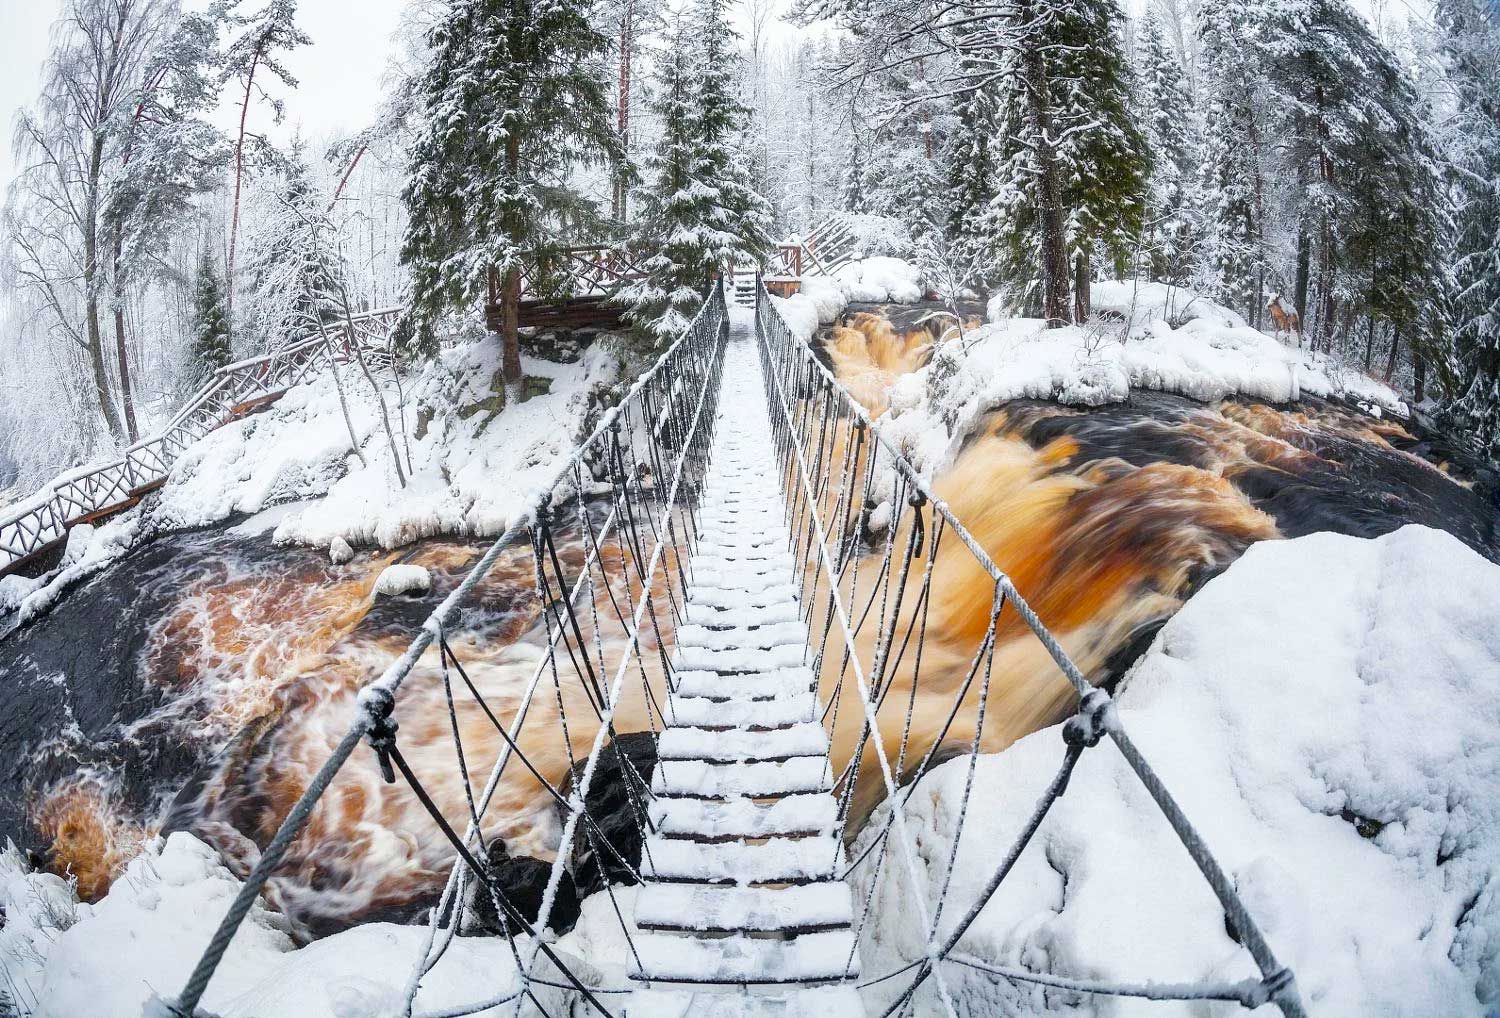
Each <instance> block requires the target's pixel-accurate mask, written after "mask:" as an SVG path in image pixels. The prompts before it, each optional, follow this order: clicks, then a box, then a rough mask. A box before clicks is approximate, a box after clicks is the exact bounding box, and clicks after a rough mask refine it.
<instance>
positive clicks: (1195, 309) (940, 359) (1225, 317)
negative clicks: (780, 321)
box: [882, 283, 1406, 474]
mask: <svg viewBox="0 0 1500 1018" xmlns="http://www.w3.org/2000/svg"><path fill="white" fill-rule="evenodd" d="M1095 294H1096V300H1095V307H1096V310H1102V311H1106V312H1109V315H1107V316H1105V317H1102V318H1099V319H1096V320H1094V321H1091V322H1089V323H1088V324H1086V325H1082V326H1069V327H1067V328H1061V329H1049V328H1047V327H1046V323H1044V322H1043V321H1041V320H1040V319H1035V318H999V319H995V311H996V309H995V306H994V303H993V302H992V305H991V311H990V313H991V318H992V321H991V322H990V323H989V324H987V325H984V326H981V327H980V328H979V329H977V330H970V331H969V332H968V333H967V334H966V335H965V336H964V337H963V338H962V339H961V340H955V341H950V342H948V343H945V344H943V345H942V346H940V347H939V348H938V349H937V350H936V351H935V353H934V355H933V358H932V362H931V363H930V364H929V365H928V366H927V367H925V368H923V369H922V370H920V371H918V372H915V373H913V374H909V375H904V376H902V377H901V378H899V379H898V380H897V381H896V384H895V386H894V387H893V388H892V390H891V393H890V407H891V409H890V412H889V413H888V414H887V415H886V416H885V417H884V418H883V423H882V430H883V431H884V432H885V434H886V436H887V437H888V438H890V439H891V440H892V441H894V442H897V443H898V444H899V445H901V446H902V447H903V448H904V449H906V450H907V452H908V454H909V455H910V456H911V458H912V459H913V461H914V462H916V463H917V465H918V466H920V467H921V468H922V469H923V470H925V471H927V472H928V473H929V474H931V473H933V472H935V471H936V470H938V469H940V468H941V467H942V466H943V464H944V462H945V458H946V456H947V455H948V453H949V450H950V449H951V448H952V447H953V446H954V445H956V443H957V442H958V441H959V440H961V439H962V438H963V437H964V436H965V435H967V434H968V432H969V430H970V429H971V428H972V427H973V426H974V424H975V423H976V422H977V420H978V419H979V418H980V417H981V416H982V415H983V414H986V413H988V412H989V411H991V410H993V409H995V408H996V407H998V406H1000V405H1001V404H1003V403H1006V402H1008V401H1010V400H1014V399H1045V400H1055V401H1057V402H1060V403H1065V404H1069V405H1074V406H1102V405H1104V404H1107V403H1118V402H1121V401H1123V400H1125V399H1126V397H1127V396H1129V394H1130V390H1131V389H1150V390H1154V391H1160V392H1172V393H1177V394H1179V395H1183V396H1187V397H1189V398H1192V399H1197V400H1202V401H1204V402H1212V401H1214V400H1220V399H1225V398H1227V397H1231V396H1243V397H1246V398H1249V399H1258V400H1266V401H1268V402H1272V403H1287V402H1291V401H1294V400H1297V399H1299V398H1301V397H1302V396H1304V395H1313V396H1323V397H1337V398H1343V399H1348V400H1351V401H1354V402H1356V403H1359V404H1361V405H1363V406H1365V407H1367V408H1368V409H1370V410H1371V412H1373V413H1376V414H1379V413H1381V412H1383V411H1385V410H1388V411H1391V412H1395V413H1398V414H1403V415H1404V414H1405V413H1406V406H1405V404H1403V403H1402V402H1401V399H1400V397H1399V396H1397V394H1396V393H1395V392H1394V391H1393V390H1392V389H1391V388H1390V387H1388V386H1386V385H1384V384H1382V383H1380V382H1377V381H1375V380H1374V379H1371V378H1369V377H1367V376H1366V375H1363V374H1361V373H1360V372H1358V371H1355V370H1353V369H1351V368H1348V367H1346V366H1345V365H1343V364H1341V363H1340V362H1339V361H1337V360H1336V359H1334V358H1331V357H1328V356H1325V355H1323V354H1317V353H1313V352H1311V351H1309V350H1300V349H1297V348H1295V347H1291V346H1286V345H1283V344H1282V343H1281V342H1279V341H1277V340H1276V339H1274V338H1272V337H1271V336H1267V335H1265V334H1264V333H1262V332H1259V331H1257V330H1255V329H1252V328H1250V327H1249V326H1248V325H1246V324H1245V322H1244V319H1242V318H1240V317H1239V316H1238V315H1236V314H1235V313H1234V312H1233V311H1230V310H1229V309H1228V308H1224V307H1221V306H1220V305H1217V304H1214V303H1213V302H1212V301H1208V300H1204V299H1202V298H1199V297H1196V296H1194V295H1192V294H1188V293H1186V292H1185V291H1182V290H1175V289H1172V288H1168V287H1165V286H1163V285H1161V284H1140V286H1139V288H1138V289H1137V287H1136V286H1135V284H1131V283H1096V284H1095ZM1111 316H1112V317H1111ZM1173 321H1176V322H1177V323H1179V325H1178V327H1176V328H1174V327H1173V325H1172V324H1171V323H1172V322H1173Z"/></svg>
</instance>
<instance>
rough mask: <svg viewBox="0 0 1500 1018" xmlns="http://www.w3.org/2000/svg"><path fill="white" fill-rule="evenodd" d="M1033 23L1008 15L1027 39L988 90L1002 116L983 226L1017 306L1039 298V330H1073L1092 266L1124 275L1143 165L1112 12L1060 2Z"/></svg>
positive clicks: (1108, 0)
mask: <svg viewBox="0 0 1500 1018" xmlns="http://www.w3.org/2000/svg"><path fill="white" fill-rule="evenodd" d="M1040 11H1041V8H1040V7H1038V8H1036V10H1035V11H1033V10H1031V8H1030V6H1029V5H1028V7H1027V9H1026V10H1025V11H1023V10H1021V9H1018V11H1017V13H1016V15H1015V18H1016V19H1017V21H1018V22H1019V24H1020V25H1022V26H1024V31H1025V32H1026V33H1027V36H1028V38H1026V39H1025V40H1024V41H1023V42H1022V43H1020V44H1018V45H1017V46H1016V47H1015V48H1014V49H1012V50H1009V51H1007V53H1006V54H1005V57H1004V60H1003V65H1002V71H1001V74H1000V76H999V79H998V80H999V82H1000V84H1001V86H1002V88H1003V96H1004V97H1003V100H1002V103H1001V105H1002V109H1004V110H1005V114H1004V120H1003V122H1002V128H1001V132H1000V135H999V137H1000V139H1001V159H1000V172H999V174H998V187H997V190H996V197H995V199H994V200H993V201H992V202H991V204H990V208H989V210H988V212H987V215H986V216H985V217H984V221H985V222H986V223H987V224H988V228H989V229H990V230H991V231H993V233H994V235H995V236H996V237H997V238H998V240H999V255H998V258H997V268H998V269H999V270H1000V272H999V274H1000V275H1001V276H1002V277H1004V278H1006V279H1007V280H1008V281H1010V282H1011V284H1012V287H1013V288H1014V289H1015V291H1016V294H1017V296H1018V298H1022V299H1018V300H1017V303H1019V304H1022V305H1025V304H1028V303H1033V301H1034V298H1035V297H1036V296H1041V297H1042V304H1043V305H1044V306H1043V308H1042V310H1043V312H1044V314H1046V316H1047V317H1048V318H1049V319H1052V320H1054V321H1058V320H1061V321H1069V320H1071V321H1082V320H1083V319H1084V318H1086V317H1087V316H1088V313H1089V285H1088V284H1089V282H1090V280H1091V279H1092V276H1093V261H1094V258H1095V257H1096V256H1102V257H1103V258H1105V259H1106V260H1107V261H1108V262H1111V263H1113V267H1114V268H1115V270H1116V271H1123V270H1124V269H1125V267H1126V266H1127V265H1128V263H1129V260H1130V255H1131V251H1132V249H1133V246H1134V242H1135V238H1136V237H1137V236H1138V235H1139V233H1140V230H1141V226H1142V222H1143V218H1144V215H1145V205H1146V201H1145V198H1146V178H1147V174H1148V172H1149V169H1150V159H1149V156H1148V154H1147V152H1146V144H1145V139H1144V138H1143V137H1142V135H1141V132H1140V130H1139V129H1138V128H1137V127H1136V125H1135V123H1134V120H1133V118H1132V116H1131V106H1132V102H1131V89H1130V75H1129V69H1128V67H1127V66H1126V63H1125V57H1124V49H1123V43H1122V40H1121V30H1120V23H1121V15H1120V10H1119V6H1118V4H1117V3H1115V0H1070V2H1069V3H1067V4H1065V5H1058V6H1055V7H1052V8H1050V9H1049V10H1048V11H1047V13H1045V14H1042V13H1040ZM1049 162H1050V163H1053V164H1055V165H1051V166H1049V165H1048V164H1049ZM1051 188H1055V189H1056V194H1055V196H1053V195H1051V194H1049V193H1048V192H1049V189H1051ZM1054 203H1055V204H1056V206H1057V208H1058V209H1059V210H1060V212H1061V228H1060V229H1061V238H1060V239H1061V250H1060V251H1059V250H1055V249H1052V248H1053V247H1054V246H1055V244H1056V240H1055V239H1054V238H1052V237H1051V236H1050V235H1051V234H1053V233H1056V232H1058V229H1059V227H1058V225H1057V224H1055V223H1054V224H1053V225H1051V226H1050V227H1049V224H1048V221H1047V217H1048V216H1049V214H1051V215H1055V214H1056V213H1054V212H1053V210H1052V206H1053V204H1054ZM1038 252H1042V258H1041V264H1038V260H1037V254H1038ZM1049 259H1050V260H1051V261H1052V263H1053V264H1052V265H1051V268H1050V270H1049V268H1048V261H1049ZM1059 274H1060V275H1061V276H1062V277H1063V278H1062V279H1061V280H1058V279H1056V278H1055V277H1057V276H1058V275H1059ZM1070 276H1071V284H1072V286H1071V289H1072V293H1073V298H1072V300H1071V302H1069V301H1068V299H1067V293H1068V291H1069V285H1068V284H1069V277H1070ZM1049 279H1051V280H1052V282H1051V288H1052V290H1053V293H1052V294H1051V296H1050V297H1049V296H1048V295H1047V292H1046V291H1047V290H1048V280H1049ZM1022 295H1030V296H1029V297H1024V298H1023V297H1022ZM1059 298H1060V299H1059ZM1049 303H1050V304H1051V305H1052V306H1051V307H1050V308H1049V307H1046V306H1045V305H1047V304H1049ZM1069 304H1071V306H1068V305H1069ZM1033 306H1034V303H1033Z"/></svg>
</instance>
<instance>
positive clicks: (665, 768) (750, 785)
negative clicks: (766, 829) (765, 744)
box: [651, 756, 833, 799]
mask: <svg viewBox="0 0 1500 1018" xmlns="http://www.w3.org/2000/svg"><path fill="white" fill-rule="evenodd" d="M832 787H833V775H832V773H831V772H830V770H829V767H828V760H827V759H826V758H824V757H807V756H799V757H793V758H792V759H790V760H786V761H783V762H780V763H743V764H742V763H734V764H715V763H700V762H699V761H696V760H664V761H662V762H661V763H660V764H659V765H658V766H657V768H656V770H655V771H653V772H652V774H651V792H652V794H654V795H667V796H673V795H675V796H695V797H697V798H700V799H723V798H728V797H730V796H737V795H744V796H751V797H753V798H758V799H759V798H768V797H770V796H775V795H789V794H791V793H793V792H826V791H828V790H829V789H830V788H832Z"/></svg>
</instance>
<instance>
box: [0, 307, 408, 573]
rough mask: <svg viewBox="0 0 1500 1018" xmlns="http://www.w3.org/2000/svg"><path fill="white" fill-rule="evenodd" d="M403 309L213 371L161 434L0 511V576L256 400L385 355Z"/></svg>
mask: <svg viewBox="0 0 1500 1018" xmlns="http://www.w3.org/2000/svg"><path fill="white" fill-rule="evenodd" d="M402 310H403V309H402V308H382V309H380V310H377V311H366V312H363V313H361V314H358V315H354V316H352V317H351V318H349V319H347V320H345V321H343V322H339V323H335V324H333V325H331V326H330V327H329V328H328V330H327V334H326V336H325V335H324V334H323V333H318V334H316V335H312V336H307V337H304V338H302V339H299V340H297V341H296V342H293V343H291V344H289V345H287V346H285V347H282V348H281V349H279V350H275V351H272V352H271V353H268V354H263V355H261V356H259V357H251V358H248V359H246V360H242V361H237V362H235V363H234V364H227V365H225V366H224V367H222V368H219V369H218V370H217V371H215V372H214V374H213V377H211V378H210V379H209V380H208V381H207V382H206V383H204V385H203V387H202V388H200V389H199V390H198V391H197V392H196V393H194V394H193V396H192V397H191V398H190V399H189V400H188V401H187V403H186V404H184V406H183V407H182V409H181V410H179V411H178V412H177V413H176V414H175V415H174V416H173V417H172V419H171V420H170V421H169V422H168V423H167V426H166V427H165V428H163V429H162V430H161V432H160V433H159V434H157V435H155V436H153V437H151V438H147V439H145V440H143V441H140V442H137V443H136V444H135V445H132V446H131V447H130V448H129V449H127V450H125V455H124V456H122V457H120V458H119V459H117V460H112V461H111V462H109V463H105V464H103V465H101V466H95V467H87V468H84V469H81V470H74V471H70V472H68V473H65V474H62V475H60V476H58V477H57V478H55V479H53V480H52V481H51V482H50V483H49V484H47V485H45V486H43V487H42V488H41V489H39V490H38V491H37V492H35V493H33V494H32V495H31V496H30V497H29V498H27V499H25V500H23V501H22V502H20V503H17V504H16V505H13V506H11V507H9V508H8V509H6V510H4V511H3V512H0V575H4V574H6V573H8V572H10V571H11V570H12V569H14V568H15V567H16V566H17V565H18V564H20V563H21V561H22V560H24V559H27V558H29V557H30V556H32V555H36V554H39V553H42V552H45V551H47V550H49V549H50V548H52V547H54V546H55V545H56V544H57V543H58V542H60V541H62V540H63V539H64V538H65V537H66V536H67V532H68V528H69V527H70V526H72V525H73V524H75V523H80V522H84V521H87V520H88V519H90V518H93V517H97V516H99V515H101V514H104V513H108V512H110V511H112V510H115V509H119V508H122V507H124V506H126V505H128V504H130V503H131V502H132V501H133V500H135V499H137V498H139V497H140V496H141V495H142V494H144V493H145V491H147V490H149V489H150V488H152V487H154V486H156V485H158V484H160V483H161V482H162V481H164V480H166V476H167V472H168V471H169V470H171V468H172V464H173V463H174V462H176V460H177V458H178V457H179V456H180V455H182V452H183V450H184V449H186V448H187V447H188V446H190V445H192V444H193V443H194V442H196V441H197V440H198V439H200V438H202V437H203V436H204V435H206V434H207V433H208V432H210V431H212V430H213V429H214V428H217V427H219V425H221V424H224V423H226V422H228V421H229V420H232V419H233V418H234V417H236V416H239V415H240V414H241V413H243V412H244V411H245V410H246V409H248V408H250V407H251V406H254V405H255V404H257V403H260V402H264V401H269V400H270V399H272V398H274V397H276V396H279V395H280V394H281V393H284V392H285V391H286V390H288V389H290V388H291V387H292V386H294V385H296V384H298V383H299V382H301V381H304V380H305V379H306V378H308V377H309V376H310V375H312V374H313V373H314V372H316V371H318V370H320V369H321V368H322V367H323V366H324V365H326V364H327V363H328V362H329V360H330V359H333V360H335V361H339V362H343V361H346V360H349V359H351V358H353V356H354V353H355V350H356V348H363V349H364V350H366V351H368V352H370V353H372V354H376V355H382V354H384V353H385V346H386V336H387V335H388V334H389V332H390V329H391V327H392V326H393V325H394V323H395V320H396V318H397V316H398V315H399V314H400V313H401V311H402Z"/></svg>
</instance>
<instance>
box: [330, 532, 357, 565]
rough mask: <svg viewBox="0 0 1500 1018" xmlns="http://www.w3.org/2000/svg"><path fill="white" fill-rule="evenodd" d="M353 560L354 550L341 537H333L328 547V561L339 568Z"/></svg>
mask: <svg viewBox="0 0 1500 1018" xmlns="http://www.w3.org/2000/svg"><path fill="white" fill-rule="evenodd" d="M353 558H354V549H353V548H351V547H350V546H349V542H348V541H346V540H344V539H343V538H342V537H335V538H334V539H333V540H332V541H331V542H329V545H328V561H330V562H332V563H333V564H334V565H336V566H341V565H343V564H344V563H345V562H349V561H351V560H352V559H353Z"/></svg>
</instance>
